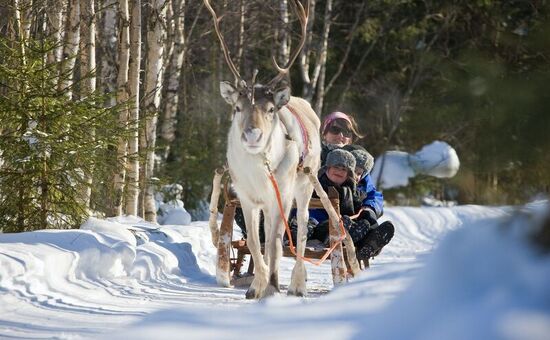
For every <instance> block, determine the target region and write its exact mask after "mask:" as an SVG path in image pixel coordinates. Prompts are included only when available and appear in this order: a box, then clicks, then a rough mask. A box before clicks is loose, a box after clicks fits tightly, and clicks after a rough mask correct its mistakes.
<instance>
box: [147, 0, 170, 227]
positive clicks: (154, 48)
mask: <svg viewBox="0 0 550 340" xmlns="http://www.w3.org/2000/svg"><path fill="white" fill-rule="evenodd" d="M147 3H148V8H149V15H148V22H147V64H146V69H145V99H144V109H145V131H144V133H143V134H142V137H143V143H142V144H144V146H145V154H146V156H145V164H144V170H145V171H144V175H145V176H144V179H143V183H144V187H142V190H143V192H144V194H143V202H144V203H143V212H144V217H145V220H147V221H150V222H156V220H157V209H156V206H155V198H154V194H155V183H153V181H152V179H153V171H154V167H155V145H156V134H157V120H158V110H159V104H160V94H161V91H160V87H161V84H162V71H163V65H162V64H163V63H162V61H163V56H164V45H165V42H166V30H165V27H166V7H167V5H169V3H170V2H169V0H148V1H147Z"/></svg>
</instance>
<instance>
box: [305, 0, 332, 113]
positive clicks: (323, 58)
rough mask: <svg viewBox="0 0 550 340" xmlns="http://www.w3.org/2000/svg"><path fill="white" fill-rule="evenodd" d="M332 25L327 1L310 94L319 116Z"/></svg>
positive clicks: (329, 1) (330, 1) (330, 4)
mask: <svg viewBox="0 0 550 340" xmlns="http://www.w3.org/2000/svg"><path fill="white" fill-rule="evenodd" d="M331 24H332V0H327V2H326V3H325V17H324V20H323V34H322V36H321V43H320V45H321V48H320V51H319V57H318V59H317V64H316V65H315V70H314V72H313V79H312V85H313V91H312V93H311V99H310V102H311V101H312V100H313V95H316V97H315V98H316V100H315V104H314V106H313V109H314V110H315V112H317V115H318V116H321V111H322V110H323V101H324V97H325V72H326V65H327V51H328V37H329V34H330V26H331Z"/></svg>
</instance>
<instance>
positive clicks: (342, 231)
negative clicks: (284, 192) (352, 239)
mask: <svg viewBox="0 0 550 340" xmlns="http://www.w3.org/2000/svg"><path fill="white" fill-rule="evenodd" d="M266 167H267V171H268V177H269V180H270V181H271V184H272V185H273V189H274V190H275V196H276V198H277V205H278V207H279V215H280V216H281V219H282V220H283V222H284V224H285V231H286V235H287V237H288V242H289V245H290V252H291V253H292V255H294V256H296V257H297V258H299V259H301V260H303V261H306V262H309V263H311V264H314V265H316V266H320V265H321V264H323V262H325V260H326V259H327V258H328V257H329V255H330V254H331V253H332V252H333V251H334V249H336V247H337V246H338V245H339V244H340V243H342V241H343V240H344V239H345V238H346V230H345V229H344V223H343V222H342V220H341V219H340V221H339V222H340V223H339V225H340V236H339V237H338V240H336V242H334V243H333V244H332V246H331V247H330V248H329V249H328V250H327V251H326V252H325V254H324V255H323V257H322V258H321V259H320V260H319V261H315V260H313V259H310V258H308V257H304V256H302V255H300V254H298V253H296V248H295V247H294V243H293V241H292V234H291V233H290V227H289V226H288V221H287V219H286V218H285V212H284V210H283V203H282V200H281V193H280V191H279V185H278V184H277V180H276V179H275V176H273V172H272V171H271V169H270V167H269V163H268V162H266ZM296 236H298V235H296Z"/></svg>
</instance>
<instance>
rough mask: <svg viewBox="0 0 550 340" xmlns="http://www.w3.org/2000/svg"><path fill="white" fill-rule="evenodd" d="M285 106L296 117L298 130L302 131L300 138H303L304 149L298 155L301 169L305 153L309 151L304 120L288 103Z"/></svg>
mask: <svg viewBox="0 0 550 340" xmlns="http://www.w3.org/2000/svg"><path fill="white" fill-rule="evenodd" d="M286 108H287V109H288V110H289V111H290V113H292V115H293V116H294V117H295V118H296V120H297V121H298V125H300V132H301V133H302V140H303V143H304V150H303V151H302V154H301V155H300V162H299V163H298V169H302V167H303V166H304V160H305V158H306V156H307V154H308V153H309V135H308V133H307V130H306V127H305V126H304V122H303V121H302V119H301V118H300V116H299V115H298V113H296V110H295V109H294V108H293V107H292V106H290V105H288V104H287V105H286Z"/></svg>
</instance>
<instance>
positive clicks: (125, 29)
mask: <svg viewBox="0 0 550 340" xmlns="http://www.w3.org/2000/svg"><path fill="white" fill-rule="evenodd" d="M118 4H119V5H118V33H119V36H118V74H117V96H116V101H117V104H119V106H120V111H119V117H118V124H119V125H120V127H121V128H123V129H124V128H125V127H126V126H127V125H128V115H129V110H128V106H127V105H126V104H127V102H128V99H129V98H130V94H129V91H128V68H129V60H130V14H129V11H128V0H119V2H118ZM127 146H128V141H127V139H126V136H122V137H121V138H119V140H118V146H117V171H116V173H115V175H114V178H113V188H114V196H115V197H114V204H113V211H112V213H113V215H115V216H120V215H122V213H123V209H122V204H123V198H124V188H125V180H126V163H127V157H126V156H127Z"/></svg>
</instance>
